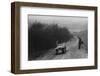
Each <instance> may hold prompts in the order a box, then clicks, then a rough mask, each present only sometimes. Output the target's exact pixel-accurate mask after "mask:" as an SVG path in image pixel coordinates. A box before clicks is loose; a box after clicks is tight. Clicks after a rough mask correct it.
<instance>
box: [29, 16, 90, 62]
mask: <svg viewBox="0 0 100 76" xmlns="http://www.w3.org/2000/svg"><path fill="white" fill-rule="evenodd" d="M83 58H88V17H84V16H57V15H34V14H29V15H28V60H29V61H32V60H57V59H83Z"/></svg>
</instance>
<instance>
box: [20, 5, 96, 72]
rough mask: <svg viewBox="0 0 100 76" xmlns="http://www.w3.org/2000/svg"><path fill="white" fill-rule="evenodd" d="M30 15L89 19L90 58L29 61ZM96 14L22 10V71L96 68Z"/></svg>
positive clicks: (35, 9) (72, 11)
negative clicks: (81, 67) (82, 67)
mask: <svg viewBox="0 0 100 76" xmlns="http://www.w3.org/2000/svg"><path fill="white" fill-rule="evenodd" d="M28 14H40V15H58V16H83V17H84V16H85V17H88V58H87V59H64V60H46V61H45V60H42V61H39V60H38V61H28V18H27V17H28V16H27V15H28ZM94 19H95V12H94V10H78V9H61V8H59V9H57V8H45V7H43V8H42V7H26V6H23V7H21V8H20V69H21V70H27V69H44V68H61V67H78V66H79V67H80V66H94V65H95V63H94V60H95V59H94V58H95V57H94V56H95V55H94V54H95V50H94V48H95V47H94V44H95V42H94V36H95V33H94V32H95V30H94V28H95V27H94V25H95V22H94V21H95V20H94Z"/></svg>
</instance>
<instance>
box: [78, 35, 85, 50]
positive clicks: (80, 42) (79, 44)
mask: <svg viewBox="0 0 100 76" xmlns="http://www.w3.org/2000/svg"><path fill="white" fill-rule="evenodd" d="M78 39H79V43H78V49H80V48H81V46H82V44H84V43H83V41H82V39H81V38H80V37H79V36H78Z"/></svg>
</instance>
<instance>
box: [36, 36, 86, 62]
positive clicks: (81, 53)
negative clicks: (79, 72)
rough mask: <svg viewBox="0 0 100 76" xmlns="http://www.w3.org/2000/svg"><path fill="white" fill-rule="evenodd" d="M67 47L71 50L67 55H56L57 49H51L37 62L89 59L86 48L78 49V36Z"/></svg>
mask: <svg viewBox="0 0 100 76" xmlns="http://www.w3.org/2000/svg"><path fill="white" fill-rule="evenodd" d="M66 46H67V47H68V48H69V50H68V51H67V52H66V53H65V54H60V55H56V54H55V53H56V51H55V49H50V50H49V51H48V52H47V53H46V54H45V55H44V56H41V57H39V58H37V59H36V60H53V59H76V58H87V53H86V50H85V49H84V48H82V49H80V50H79V49H78V38H77V37H76V36H75V37H74V38H73V39H71V40H70V41H68V42H67V43H66Z"/></svg>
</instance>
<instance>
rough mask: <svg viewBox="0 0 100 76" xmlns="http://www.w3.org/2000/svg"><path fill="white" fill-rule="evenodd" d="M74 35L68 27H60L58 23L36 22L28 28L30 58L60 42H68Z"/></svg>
mask: <svg viewBox="0 0 100 76" xmlns="http://www.w3.org/2000/svg"><path fill="white" fill-rule="evenodd" d="M71 37H72V35H71V34H70V32H69V31H68V29H67V28H62V27H59V26H58V24H50V25H49V24H43V23H39V22H35V23H33V24H32V26H31V27H30V28H29V29H28V51H29V57H28V58H29V60H33V59H35V58H37V57H38V56H40V55H42V54H44V53H46V52H47V51H48V50H49V49H51V48H55V47H56V41H59V43H62V42H67V41H68V40H69V39H70V38H71Z"/></svg>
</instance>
